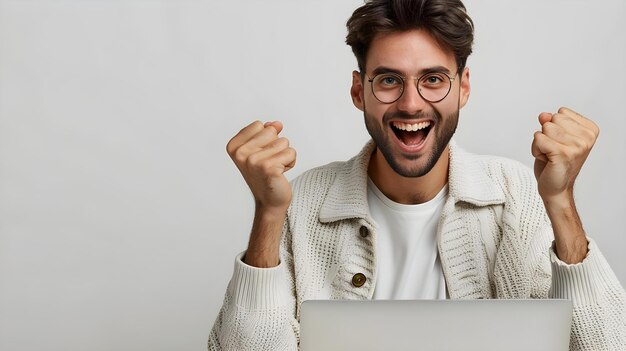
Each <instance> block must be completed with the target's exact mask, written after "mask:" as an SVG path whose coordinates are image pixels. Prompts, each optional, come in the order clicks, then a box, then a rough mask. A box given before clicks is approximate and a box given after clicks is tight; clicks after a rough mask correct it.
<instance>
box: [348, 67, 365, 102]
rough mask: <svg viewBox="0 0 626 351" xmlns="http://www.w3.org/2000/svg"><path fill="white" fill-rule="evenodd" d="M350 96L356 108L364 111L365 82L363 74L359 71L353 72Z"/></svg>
mask: <svg viewBox="0 0 626 351" xmlns="http://www.w3.org/2000/svg"><path fill="white" fill-rule="evenodd" d="M350 96H351V97H352V103H353V104H354V106H356V108H358V109H359V110H361V111H363V108H364V103H363V81H362V80H361V74H360V73H359V72H358V71H352V86H351V87H350Z"/></svg>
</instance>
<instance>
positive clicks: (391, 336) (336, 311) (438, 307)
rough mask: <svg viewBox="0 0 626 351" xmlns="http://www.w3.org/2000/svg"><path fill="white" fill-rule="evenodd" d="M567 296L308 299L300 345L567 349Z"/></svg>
mask: <svg viewBox="0 0 626 351" xmlns="http://www.w3.org/2000/svg"><path fill="white" fill-rule="evenodd" d="M572 308H573V305H572V302H571V301H568V300H415V301H398V300H395V301H378V300H377V301H347V300H330V301H328V300H326V301H321V300H320V301H312V300H311V301H305V302H303V303H302V311H301V318H300V350H302V351H314V350H326V351H332V350H342V351H346V350H359V351H366V350H420V351H435V350H436V351H443V350H464V351H474V350H476V351H478V350H480V351H489V350H494V351H495V350H498V351H501V350H508V351H517V350H520V351H521V350H524V351H527V350H533V351H543V350H545V351H560V350H562V351H567V350H568V349H569V337H570V329H571V322H572Z"/></svg>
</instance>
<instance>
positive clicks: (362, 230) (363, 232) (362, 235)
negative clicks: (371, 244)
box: [359, 226, 370, 238]
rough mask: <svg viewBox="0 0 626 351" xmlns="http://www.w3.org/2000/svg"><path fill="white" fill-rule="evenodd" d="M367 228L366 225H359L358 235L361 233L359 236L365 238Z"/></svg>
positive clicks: (367, 231) (367, 232) (367, 233)
mask: <svg viewBox="0 0 626 351" xmlns="http://www.w3.org/2000/svg"><path fill="white" fill-rule="evenodd" d="M369 233H370V232H369V230H367V227H366V226H361V228H359V235H361V238H365V237H367V236H368V235H369Z"/></svg>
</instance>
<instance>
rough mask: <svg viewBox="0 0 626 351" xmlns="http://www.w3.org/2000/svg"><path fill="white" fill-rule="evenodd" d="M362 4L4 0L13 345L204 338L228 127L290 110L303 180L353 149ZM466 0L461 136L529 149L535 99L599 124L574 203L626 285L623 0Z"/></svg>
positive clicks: (219, 251)
mask: <svg viewBox="0 0 626 351" xmlns="http://www.w3.org/2000/svg"><path fill="white" fill-rule="evenodd" d="M361 3H362V1H360V0H350V1H331V0H325V1H306V2H305V1H293V0H291V1H290V0H268V1H226V0H224V1H192V0H187V1H173V0H124V1H122V0H110V1H105V0H58V1H57V0H50V1H43V0H39V1H38V0H26V1H17V0H14V1H11V0H0V349H1V350H41V349H46V350H66V351H69V350H148V349H149V350H174V349H176V350H202V349H205V348H206V340H207V335H208V332H209V329H210V327H211V325H212V324H213V321H214V319H215V317H216V315H217V312H218V310H219V307H220V305H221V303H222V299H223V294H224V291H225V288H226V285H227V283H228V280H229V279H230V276H231V273H232V266H233V262H234V258H235V255H236V254H237V253H239V252H241V251H242V250H244V249H245V247H246V243H247V239H248V233H249V229H250V224H251V220H252V210H253V207H252V197H251V195H250V192H249V190H248V189H247V188H246V185H245V183H244V181H243V180H242V179H241V177H240V175H239V173H238V171H237V169H236V168H235V167H234V165H233V164H232V162H231V161H230V159H229V158H228V156H227V155H226V152H225V145H226V143H227V141H228V140H229V139H230V138H231V137H232V135H234V134H235V133H236V132H237V131H238V130H239V129H241V128H242V127H243V126H245V125H247V124H248V123H250V122H251V121H253V120H255V119H260V120H264V121H265V120H281V121H283V122H284V124H285V129H284V135H285V136H287V137H288V138H289V139H290V140H291V142H292V145H294V147H295V148H296V149H297V150H298V163H297V165H296V167H295V168H294V169H293V170H291V171H290V172H289V173H288V177H289V178H290V179H292V178H293V177H295V176H296V175H298V174H299V173H302V172H303V171H305V170H307V169H309V168H311V167H314V166H318V165H321V164H325V163H328V162H331V161H334V160H345V159H348V158H349V157H351V156H353V155H354V154H356V153H357V152H358V151H359V150H360V148H361V147H362V145H363V144H364V143H365V142H366V140H367V139H368V135H367V132H366V130H365V128H364V124H363V121H362V118H363V117H362V114H361V112H360V111H358V110H357V109H356V108H354V107H353V106H352V103H351V100H350V98H349V93H348V91H349V87H350V81H351V77H350V74H351V71H352V70H354V69H356V61H355V59H354V57H353V56H352V53H351V52H350V49H349V47H347V46H346V45H345V44H344V40H345V21H346V20H347V18H348V17H349V16H350V14H351V13H352V11H353V10H354V9H355V8H356V7H357V6H359V5H360V4H361ZM466 4H467V6H468V9H469V13H470V15H471V16H472V18H473V19H474V22H475V24H476V41H475V47H474V54H473V55H472V56H471V57H470V60H469V63H468V66H469V67H470V70H471V83H472V93H471V97H470V101H469V103H468V105H467V106H466V107H465V108H464V109H463V110H462V111H461V120H460V125H459V129H458V132H457V136H456V140H457V141H458V142H459V143H460V144H461V145H462V146H464V147H465V148H466V149H468V150H470V151H474V152H477V153H488V154H496V155H502V156H507V157H510V158H514V159H517V160H520V161H521V162H523V163H525V164H527V165H529V166H532V161H533V160H532V156H531V155H530V143H531V140H532V135H533V132H534V131H535V130H537V129H538V127H539V125H538V122H537V116H538V114H539V113H540V112H541V111H550V112H554V111H556V109H558V107H560V106H562V105H564V106H569V107H571V108H573V109H574V110H576V111H578V112H580V113H582V114H583V115H586V116H588V117H589V118H591V119H593V120H594V121H596V122H597V124H598V125H599V126H600V128H601V135H600V138H599V140H598V142H597V144H596V146H595V148H594V150H593V152H592V154H591V156H590V157H589V159H588V161H587V163H586V165H585V167H584V168H583V171H582V172H581V174H580V177H579V179H578V183H577V188H576V195H577V204H578V208H579V211H580V214H581V217H582V220H583V223H584V226H585V228H586V231H587V233H588V234H589V236H591V237H593V238H594V239H595V240H596V241H597V243H598V244H599V246H600V248H601V250H602V251H603V252H604V254H605V256H606V257H607V259H608V261H609V262H610V263H611V265H612V267H613V269H614V270H615V272H616V274H617V275H618V277H619V279H620V281H621V282H622V283H624V282H626V257H625V256H624V254H623V252H624V249H626V236H625V235H624V234H626V230H624V225H623V221H624V215H625V214H626V201H625V198H626V185H625V182H624V179H626V174H625V173H626V172H625V162H624V154H625V151H626V141H625V139H624V137H623V133H624V130H625V129H626V122H625V121H626V116H625V115H624V109H623V106H624V96H626V83H625V82H626V67H625V66H624V62H626V25H625V23H626V5H625V2H624V1H623V0H602V1H594V2H592V1H588V0H575V1H570V0H558V1H557V0H553V1H544V0H531V1H516V0H506V1H503V0H498V1H496V0H491V1H478V0H468V1H467V3H466Z"/></svg>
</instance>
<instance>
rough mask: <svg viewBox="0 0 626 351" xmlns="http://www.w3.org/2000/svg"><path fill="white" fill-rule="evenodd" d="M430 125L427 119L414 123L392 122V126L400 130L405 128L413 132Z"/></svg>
mask: <svg viewBox="0 0 626 351" xmlns="http://www.w3.org/2000/svg"><path fill="white" fill-rule="evenodd" d="M429 125H430V122H429V121H425V122H421V123H415V124H408V123H402V122H393V126H394V127H396V128H398V129H400V130H406V131H408V132H415V131H418V130H420V129H424V128H426V127H428V126H429Z"/></svg>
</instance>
